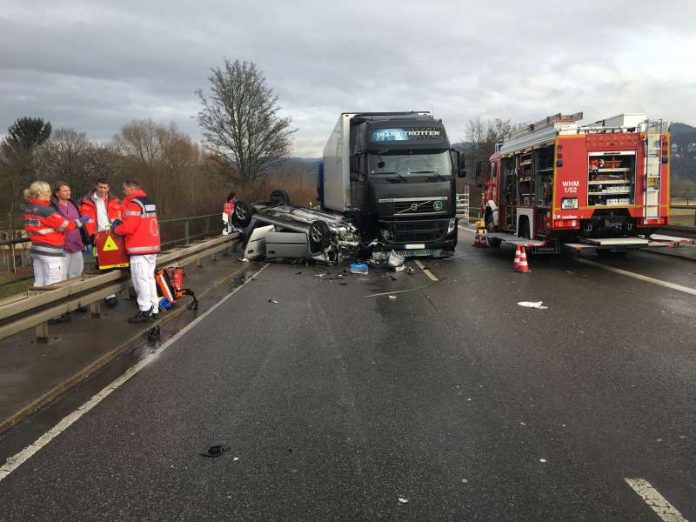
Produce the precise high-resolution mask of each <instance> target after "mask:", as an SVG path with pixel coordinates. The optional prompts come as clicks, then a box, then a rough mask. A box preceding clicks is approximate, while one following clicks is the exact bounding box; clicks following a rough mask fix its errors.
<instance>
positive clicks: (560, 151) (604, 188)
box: [482, 113, 670, 248]
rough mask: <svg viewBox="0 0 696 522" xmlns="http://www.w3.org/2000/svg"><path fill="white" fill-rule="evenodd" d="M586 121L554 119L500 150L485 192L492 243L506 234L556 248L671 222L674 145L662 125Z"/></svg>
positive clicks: (622, 119) (626, 117) (635, 118)
mask: <svg viewBox="0 0 696 522" xmlns="http://www.w3.org/2000/svg"><path fill="white" fill-rule="evenodd" d="M581 118H582V113H578V114H574V115H570V116H562V115H560V114H558V115H556V116H552V117H549V118H546V119H545V120H542V121H540V122H537V123H535V124H533V125H529V126H528V127H526V128H524V129H522V130H521V131H518V132H517V133H515V134H514V135H513V136H511V137H510V138H508V139H506V140H505V142H503V143H502V144H499V145H498V146H497V147H496V152H495V153H494V154H493V155H492V156H491V157H490V162H489V169H488V176H487V180H486V183H485V189H484V192H483V194H482V216H483V218H484V220H485V226H486V231H487V234H488V242H489V244H491V245H492V246H498V245H499V244H500V242H501V240H504V239H501V238H500V237H503V236H504V235H505V233H507V235H514V236H517V237H519V238H528V239H530V240H535V239H537V240H543V241H544V244H545V245H547V246H548V245H550V244H555V247H556V248H558V245H559V244H560V242H568V241H582V240H584V239H588V238H594V241H595V242H596V243H597V244H600V242H599V241H597V239H596V238H631V237H636V236H638V235H644V236H648V235H649V234H650V233H652V232H653V231H654V230H655V228H658V227H660V226H664V225H666V224H667V221H668V216H669V151H670V144H669V133H668V132H666V131H665V130H664V128H663V125H662V122H661V121H658V122H653V121H649V120H647V118H646V117H645V115H644V114H622V115H619V116H616V117H613V118H608V119H606V120H601V121H598V122H596V123H593V124H590V125H584V126H581V125H578V124H577V123H576V122H577V121H578V120H579V119H581ZM496 233H498V234H496ZM500 233H503V234H500ZM496 235H498V237H496ZM616 241H621V240H618V239H615V240H614V243H612V244H614V245H615V244H617V243H616ZM623 241H629V240H623ZM536 244H537V246H538V245H539V244H540V242H537V243H536ZM607 244H609V240H607ZM627 244H628V243H627Z"/></svg>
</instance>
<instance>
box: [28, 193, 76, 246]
mask: <svg viewBox="0 0 696 522" xmlns="http://www.w3.org/2000/svg"><path fill="white" fill-rule="evenodd" d="M50 203H51V202H50V201H49V200H47V199H32V200H30V201H29V203H28V204H27V205H24V231H25V232H26V233H27V236H28V237H29V239H30V240H31V252H32V254H40V255H44V256H63V255H65V254H64V252H63V245H64V244H65V237H64V236H63V232H67V231H69V230H75V229H76V228H79V226H80V220H79V219H76V220H72V221H71V220H68V219H65V218H64V217H63V216H61V215H60V213H58V212H56V210H55V209H54V208H53V207H51V206H50Z"/></svg>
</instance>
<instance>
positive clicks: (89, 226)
mask: <svg viewBox="0 0 696 522" xmlns="http://www.w3.org/2000/svg"><path fill="white" fill-rule="evenodd" d="M95 192H96V191H94V190H93V191H92V192H90V193H88V194H86V195H85V196H84V197H83V198H82V199H81V200H80V214H82V215H83V216H87V217H89V221H87V222H86V223H85V231H86V232H87V234H88V235H90V236H93V235H94V234H96V233H97V203H96V202H95V201H94V193H95ZM106 214H107V215H108V216H109V223H113V221H114V219H117V218H120V217H121V202H120V201H119V200H118V198H117V197H114V196H112V195H111V193H110V192H109V194H108V195H107V196H106Z"/></svg>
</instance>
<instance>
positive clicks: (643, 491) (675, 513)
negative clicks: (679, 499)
mask: <svg viewBox="0 0 696 522" xmlns="http://www.w3.org/2000/svg"><path fill="white" fill-rule="evenodd" d="M624 480H625V481H626V482H627V483H628V485H629V486H631V487H632V488H633V491H635V492H636V493H638V495H639V496H640V497H641V498H642V499H643V500H645V503H646V504H647V505H648V506H650V507H651V508H652V510H653V511H654V512H655V513H657V516H658V517H660V519H662V520H664V521H665V522H689V521H688V520H687V519H685V518H684V516H683V515H682V514H681V513H680V512H679V510H677V508H675V507H674V506H673V505H672V504H670V503H669V501H668V500H667V499H666V498H665V497H663V496H662V495H660V492H659V491H657V490H656V489H655V488H654V487H652V485H651V484H650V482H648V481H647V480H645V479H641V478H637V479H631V478H625V479H624Z"/></svg>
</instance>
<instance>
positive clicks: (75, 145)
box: [38, 129, 94, 197]
mask: <svg viewBox="0 0 696 522" xmlns="http://www.w3.org/2000/svg"><path fill="white" fill-rule="evenodd" d="M93 156H94V146H93V145H92V144H91V143H90V142H89V140H88V139H87V136H86V135H85V133H84V132H77V131H76V130H74V129H58V130H57V131H55V132H54V133H53V135H52V136H51V138H50V139H49V140H48V141H47V142H46V144H45V146H44V147H42V149H41V151H40V154H39V155H38V160H39V161H38V162H39V165H40V167H41V173H42V176H43V177H44V178H45V179H46V181H57V180H62V181H65V182H67V183H68V184H69V185H70V187H71V188H72V189H73V197H78V196H79V195H80V194H81V193H82V192H83V191H85V190H86V189H87V188H88V186H89V185H91V182H92V180H91V177H92V175H93V170H92V163H93Z"/></svg>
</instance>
